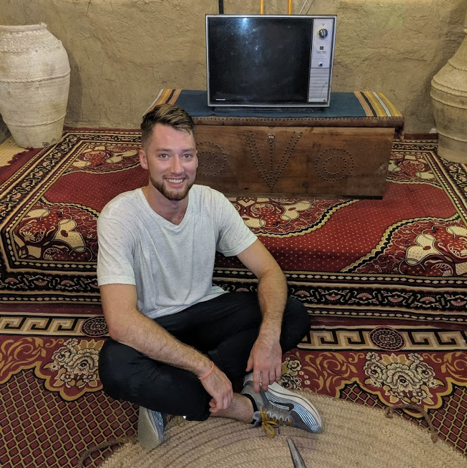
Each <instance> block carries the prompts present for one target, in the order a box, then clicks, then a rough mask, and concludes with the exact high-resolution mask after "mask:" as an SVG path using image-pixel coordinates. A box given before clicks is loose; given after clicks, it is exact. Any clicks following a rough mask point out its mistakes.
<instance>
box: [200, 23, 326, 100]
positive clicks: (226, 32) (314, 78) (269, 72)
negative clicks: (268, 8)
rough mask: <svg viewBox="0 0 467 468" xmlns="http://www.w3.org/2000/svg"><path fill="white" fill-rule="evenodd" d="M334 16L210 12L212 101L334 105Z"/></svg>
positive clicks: (208, 47) (208, 37)
mask: <svg viewBox="0 0 467 468" xmlns="http://www.w3.org/2000/svg"><path fill="white" fill-rule="evenodd" d="M334 21H335V18H334V17H332V18H331V17H319V18H318V17H313V16H294V15H287V16H278V15H244V16H240V15H207V16H206V53H207V91H208V105H210V106H262V107H267V106H274V107H277V106H284V107H288V106H313V105H329V94H330V84H331V69H332V55H333V54H332V52H333V51H332V49H333V44H334ZM320 31H321V35H322V36H325V37H320ZM323 31H325V32H323ZM314 49H316V50H314Z"/></svg>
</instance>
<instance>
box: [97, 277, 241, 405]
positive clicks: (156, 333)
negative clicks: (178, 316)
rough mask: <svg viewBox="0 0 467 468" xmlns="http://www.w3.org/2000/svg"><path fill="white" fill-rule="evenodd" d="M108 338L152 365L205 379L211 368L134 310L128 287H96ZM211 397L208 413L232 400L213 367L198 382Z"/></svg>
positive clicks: (223, 379) (202, 357) (226, 383)
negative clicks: (139, 354) (147, 359)
mask: <svg viewBox="0 0 467 468" xmlns="http://www.w3.org/2000/svg"><path fill="white" fill-rule="evenodd" d="M100 292H101V300H102V307H103V310H104V315H105V319H106V322H107V327H108V330H109V335H110V337H111V338H112V339H114V340H115V341H118V342H119V343H122V344H125V345H127V346H130V347H132V348H134V349H136V350H137V351H139V352H141V353H143V354H145V355H146V356H148V357H150V358H151V359H154V360H156V361H161V362H164V363H166V364H170V365H172V366H175V367H178V368H181V369H185V370H187V371H190V372H193V373H194V374H195V375H197V376H201V375H205V374H206V373H207V372H208V371H209V370H210V368H211V361H210V360H209V358H208V357H207V356H205V355H204V354H202V353H200V352H199V351H197V350H196V349H195V348H193V347H191V346H188V345H186V344H184V343H182V342H181V341H179V340H177V339H176V338H175V337H173V336H172V335H171V334H170V333H168V332H167V331H166V330H165V329H164V328H162V327H161V326H159V325H158V324H157V323H156V322H154V321H153V320H151V319H150V318H148V317H146V316H145V315H143V314H142V313H141V312H139V310H138V309H137V306H136V304H137V294H136V287H135V286H133V285H129V284H108V285H104V286H101V287H100ZM201 383H202V385H203V387H204V388H205V390H206V391H207V392H208V393H209V394H210V395H211V396H212V397H213V400H212V403H211V412H213V413H216V412H218V411H219V410H221V409H225V408H227V407H228V406H229V405H230V403H231V401H232V398H233V393H232V385H231V382H230V381H229V379H228V378H227V376H226V375H225V374H224V373H223V372H222V371H221V370H220V369H218V368H217V367H215V368H214V371H213V372H212V373H211V374H210V375H209V376H208V377H207V378H206V379H203V380H201Z"/></svg>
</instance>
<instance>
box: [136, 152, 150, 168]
mask: <svg viewBox="0 0 467 468" xmlns="http://www.w3.org/2000/svg"><path fill="white" fill-rule="evenodd" d="M138 153H139V163H140V164H141V167H142V168H143V169H146V170H147V169H148V158H147V156H146V152H145V151H144V149H142V148H140V149H139V150H138Z"/></svg>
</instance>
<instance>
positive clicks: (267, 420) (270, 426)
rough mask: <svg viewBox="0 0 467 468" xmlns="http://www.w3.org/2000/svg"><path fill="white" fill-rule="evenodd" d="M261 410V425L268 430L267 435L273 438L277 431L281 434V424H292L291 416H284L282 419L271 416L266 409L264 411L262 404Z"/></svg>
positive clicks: (265, 430)
mask: <svg viewBox="0 0 467 468" xmlns="http://www.w3.org/2000/svg"><path fill="white" fill-rule="evenodd" d="M259 412H260V414H261V427H262V428H263V430H264V432H266V434H267V436H268V437H271V439H273V438H274V437H275V436H276V432H277V433H278V434H280V428H281V426H291V425H292V421H291V420H290V419H289V418H286V417H284V419H282V418H278V417H274V416H270V415H269V414H268V413H267V412H266V411H264V409H263V407H262V406H260V407H259Z"/></svg>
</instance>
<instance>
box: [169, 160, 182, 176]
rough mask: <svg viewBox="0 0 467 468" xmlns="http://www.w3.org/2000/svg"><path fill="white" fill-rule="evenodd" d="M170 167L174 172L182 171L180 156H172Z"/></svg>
mask: <svg viewBox="0 0 467 468" xmlns="http://www.w3.org/2000/svg"><path fill="white" fill-rule="evenodd" d="M171 169H172V172H174V173H177V172H182V164H181V162H180V158H179V157H178V156H174V157H173V158H172V166H171Z"/></svg>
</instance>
